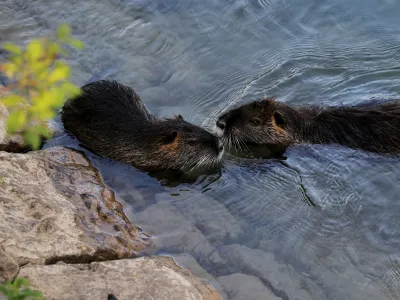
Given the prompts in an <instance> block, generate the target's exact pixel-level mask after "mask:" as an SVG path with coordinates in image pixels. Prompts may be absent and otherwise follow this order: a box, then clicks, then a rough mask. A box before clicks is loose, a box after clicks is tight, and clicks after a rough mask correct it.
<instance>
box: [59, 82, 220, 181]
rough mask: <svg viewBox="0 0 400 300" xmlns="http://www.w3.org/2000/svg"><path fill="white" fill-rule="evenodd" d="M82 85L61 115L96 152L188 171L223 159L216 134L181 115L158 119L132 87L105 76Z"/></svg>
mask: <svg viewBox="0 0 400 300" xmlns="http://www.w3.org/2000/svg"><path fill="white" fill-rule="evenodd" d="M81 90H82V93H81V95H79V96H78V97H76V98H74V99H70V100H68V101H67V102H66V103H65V105H64V107H63V109H62V112H61V120H62V122H63V124H64V128H65V129H66V130H67V131H68V132H69V133H71V134H72V135H74V136H75V137H76V138H77V139H78V140H79V141H80V142H81V143H82V144H83V146H84V147H86V148H87V149H89V150H91V151H92V152H94V153H96V154H100V155H103V156H106V157H109V158H111V159H114V160H118V161H122V162H127V163H130V164H131V165H133V166H135V167H137V168H143V169H149V170H157V169H159V170H163V169H165V170H167V169H168V170H179V171H183V172H185V173H187V172H189V171H191V170H195V169H199V168H200V167H209V166H211V165H214V166H215V165H218V164H219V162H220V161H221V157H222V154H223V146H222V144H221V143H220V142H219V140H218V138H217V137H216V136H214V135H212V134H211V133H209V132H207V131H206V130H204V129H202V128H200V127H198V126H195V125H193V124H190V123H188V122H186V121H185V120H184V119H183V117H182V116H181V115H179V116H176V117H174V118H170V119H157V118H156V117H155V116H153V115H152V114H151V113H150V112H149V111H148V110H147V109H146V107H145V105H144V104H143V103H142V101H141V99H140V97H139V95H137V94H136V93H135V92H134V90H133V89H132V88H130V87H128V86H126V85H123V84H121V83H119V82H117V81H108V80H100V81H96V82H93V83H89V84H87V85H85V86H83V87H82V88H81Z"/></svg>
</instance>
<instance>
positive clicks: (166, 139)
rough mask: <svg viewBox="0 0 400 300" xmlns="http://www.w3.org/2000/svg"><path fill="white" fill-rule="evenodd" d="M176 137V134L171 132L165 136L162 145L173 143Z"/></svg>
mask: <svg viewBox="0 0 400 300" xmlns="http://www.w3.org/2000/svg"><path fill="white" fill-rule="evenodd" d="M177 137H178V132H176V131H172V132H171V133H169V134H168V135H167V136H165V137H164V139H163V143H164V144H171V143H173V142H174V141H175V139H176V138H177Z"/></svg>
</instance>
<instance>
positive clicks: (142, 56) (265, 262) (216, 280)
mask: <svg viewBox="0 0 400 300" xmlns="http://www.w3.org/2000/svg"><path fill="white" fill-rule="evenodd" d="M399 11H400V3H399V2H398V1H394V0H381V1H373V0H354V1H345V0H338V1H328V0H318V1H317V0H304V1H294V0H282V1H277V0H219V1H214V0H204V1H185V0H168V1H164V0H118V1H117V0H99V1H94V0H88V1H77V0H72V1H59V0H51V1H50V0H44V1H25V0H5V1H3V3H2V9H1V10H0V20H1V21H0V42H4V41H10V40H11V41H14V42H19V43H24V42H26V41H27V39H28V38H31V37H34V36H37V35H39V34H46V33H49V32H50V30H54V29H55V28H56V26H57V24H58V23H59V22H61V21H67V22H69V23H70V24H71V25H72V26H73V29H74V32H75V33H76V34H77V35H78V37H79V38H80V39H82V40H83V41H85V43H86V45H87V49H86V50H85V51H83V52H80V53H76V54H75V55H74V56H73V57H72V58H71V61H70V63H71V64H72V69H73V74H74V78H73V80H74V81H75V82H76V83H77V84H79V85H83V84H85V83H87V82H89V81H93V80H97V79H101V78H108V79H116V80H119V81H121V82H123V83H125V84H128V85H130V86H132V87H134V88H135V89H136V90H137V92H138V93H139V94H140V95H141V96H142V98H143V100H144V101H145V103H146V105H147V106H148V107H149V109H150V110H152V111H153V112H154V113H155V114H157V115H159V116H171V115H172V114H173V113H175V114H179V113H180V114H182V115H183V116H184V117H185V119H187V120H188V121H191V122H194V123H196V124H198V125H203V126H205V127H207V128H211V129H212V128H213V122H214V120H215V118H216V116H217V115H218V114H220V113H221V112H223V111H225V110H226V109H229V108H230V107H231V106H233V105H238V104H241V103H245V102H246V101H251V100H254V99H255V98H262V97H263V96H276V97H277V98H278V99H279V100H281V101H285V102H288V103H293V104H305V103H309V104H323V105H338V104H342V103H343V104H355V103H360V102H363V101H367V100H370V99H372V98H382V97H383V98H393V97H397V96H398V94H399V92H400V88H399V86H400V85H399V84H398V83H399V78H400V63H399V62H400V59H399V58H400V52H399V44H400V34H399V31H400V29H399V28H400V19H399V17H398V12H399ZM54 144H62V145H67V146H72V147H78V143H77V142H76V141H75V140H73V139H71V138H69V137H68V136H66V135H61V136H60V137H58V138H56V139H54V140H53V141H51V142H50V143H48V145H47V146H46V147H49V146H51V145H54ZM88 155H90V157H92V159H93V161H94V163H95V164H96V165H97V166H98V167H99V168H100V170H101V171H102V174H103V176H104V178H105V180H106V182H107V183H108V184H109V185H110V186H111V187H112V188H113V189H115V191H116V192H117V193H118V195H119V197H120V198H121V199H122V200H123V201H124V202H125V208H126V210H127V213H128V214H129V216H130V218H131V219H132V221H134V222H136V223H137V224H139V225H140V226H141V227H142V228H143V229H144V230H145V231H147V232H149V233H152V234H153V235H154V238H153V239H154V243H155V245H156V248H154V249H151V251H152V253H159V254H170V255H173V256H174V257H176V259H177V261H179V262H180V263H182V264H183V265H184V266H186V267H188V268H189V269H190V270H191V271H192V272H193V273H195V274H196V275H198V276H201V277H203V278H206V279H208V280H209V281H210V282H212V283H213V284H214V286H216V287H217V288H218V289H219V290H220V291H222V293H223V294H224V295H225V296H226V297H227V298H229V299H233V300H239V299H246V300H253V299H257V300H258V299H262V300H265V299H266V295H268V297H267V298H268V299H283V300H292V299H332V300H333V299H350V300H352V299H354V300H359V299H382V300H385V299H399V298H400V254H399V251H398V249H399V247H400V201H399V196H398V195H400V185H399V184H398V182H399V179H400V161H399V160H398V159H391V158H384V157H380V156H378V155H372V154H371V155H368V154H364V153H361V152H359V151H356V150H350V149H344V148H341V147H335V146H329V147H324V146H309V145H303V146H297V147H292V148H290V149H288V151H287V152H286V153H285V157H286V159H281V158H274V159H238V158H236V157H234V156H231V157H228V158H227V161H226V163H225V166H224V168H223V169H222V172H221V173H220V174H214V175H210V176H201V177H200V178H198V179H197V180H195V181H194V182H193V181H190V182H181V181H179V180H178V181H174V182H172V183H171V184H165V183H163V182H160V181H159V180H157V178H154V177H151V176H148V175H147V174H145V173H143V172H140V171H138V170H135V169H134V168H132V167H129V166H127V165H125V164H121V163H117V162H112V161H109V160H107V159H102V158H99V157H97V156H94V155H92V154H90V153H88Z"/></svg>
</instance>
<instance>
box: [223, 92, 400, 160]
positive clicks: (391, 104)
mask: <svg viewBox="0 0 400 300" xmlns="http://www.w3.org/2000/svg"><path fill="white" fill-rule="evenodd" d="M216 127H217V129H218V131H222V136H223V138H222V139H223V141H224V142H225V143H226V142H228V143H229V144H235V145H236V146H239V147H240V146H241V145H252V144H256V145H271V146H274V147H282V149H285V148H287V147H288V146H290V145H293V144H299V143H310V144H339V145H343V146H346V147H350V148H353V149H362V150H365V151H369V152H375V153H380V154H399V153H400V101H395V100H392V101H387V102H377V101H374V102H370V103H368V104H361V105H355V106H342V107H326V108H323V107H317V106H291V105H287V104H284V103H281V102H278V101H275V100H274V99H268V98H266V99H264V100H258V101H254V102H251V103H249V104H246V105H242V106H240V107H239V108H236V109H233V110H231V111H228V112H227V113H225V114H223V115H222V116H220V117H219V118H218V120H217V122H216ZM220 134H221V133H220Z"/></svg>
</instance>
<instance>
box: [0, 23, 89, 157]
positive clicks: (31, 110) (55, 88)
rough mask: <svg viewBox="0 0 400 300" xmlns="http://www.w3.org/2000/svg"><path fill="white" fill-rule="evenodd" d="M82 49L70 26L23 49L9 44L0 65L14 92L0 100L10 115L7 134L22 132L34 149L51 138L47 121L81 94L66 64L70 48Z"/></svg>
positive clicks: (62, 26) (60, 28)
mask: <svg viewBox="0 0 400 300" xmlns="http://www.w3.org/2000/svg"><path fill="white" fill-rule="evenodd" d="M68 47H72V48H76V49H83V48H84V44H83V42H81V41H80V40H77V39H74V38H72V35H71V28H70V27H69V26H68V25H67V24H62V25H60V26H59V27H58V29H57V31H56V33H55V34H54V35H52V36H50V37H43V38H39V39H34V40H32V41H30V43H29V44H28V45H27V46H26V47H25V48H24V49H22V48H20V47H18V46H17V45H15V44H12V43H6V44H4V45H3V48H4V49H5V50H6V51H8V52H9V57H8V59H7V62H5V63H3V64H2V65H0V72H2V73H4V74H5V75H6V76H7V77H8V78H9V79H10V85H8V86H7V88H8V89H9V90H11V91H12V92H11V93H10V94H9V95H7V96H5V97H3V98H2V99H0V101H1V102H2V103H3V104H4V105H5V106H6V107H7V108H8V110H9V112H10V114H9V117H8V120H7V132H8V134H13V133H17V132H21V133H23V134H24V141H25V144H26V145H27V146H30V147H31V148H32V149H33V150H36V149H38V148H39V147H40V142H41V139H42V138H50V137H51V132H50V131H49V129H48V127H47V126H45V122H46V121H48V120H50V119H52V118H54V117H55V116H56V114H57V111H58V110H59V109H60V108H61V107H62V106H63V105H64V103H65V101H66V100H67V99H68V98H71V97H75V96H77V95H78V94H79V93H80V89H79V87H78V86H76V85H74V84H73V83H72V82H70V81H69V79H70V77H71V71H70V68H69V66H68V64H67V63H66V62H65V61H62V60H60V59H59V57H61V56H67V55H68V51H67V48H68Z"/></svg>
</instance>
